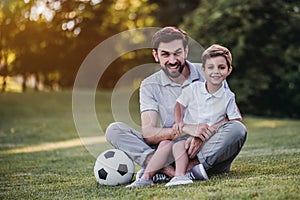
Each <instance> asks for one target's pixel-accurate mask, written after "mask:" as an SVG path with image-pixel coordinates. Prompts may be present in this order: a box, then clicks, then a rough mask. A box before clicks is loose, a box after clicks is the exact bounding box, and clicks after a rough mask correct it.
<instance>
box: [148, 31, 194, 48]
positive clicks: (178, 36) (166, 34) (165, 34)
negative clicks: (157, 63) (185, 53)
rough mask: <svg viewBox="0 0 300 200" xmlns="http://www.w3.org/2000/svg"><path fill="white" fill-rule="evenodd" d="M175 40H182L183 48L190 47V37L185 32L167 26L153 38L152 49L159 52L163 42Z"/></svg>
mask: <svg viewBox="0 0 300 200" xmlns="http://www.w3.org/2000/svg"><path fill="white" fill-rule="evenodd" d="M173 40H182V43H183V47H184V48H186V47H187V45H188V36H187V34H186V32H185V31H183V30H182V29H180V28H177V27H174V26H167V27H164V28H162V29H160V30H159V31H157V32H156V33H155V34H154V35H153V37H152V47H153V49H155V50H157V48H158V45H159V44H160V43H161V42H164V43H168V42H171V41H173Z"/></svg>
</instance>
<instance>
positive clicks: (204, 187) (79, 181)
mask: <svg viewBox="0 0 300 200" xmlns="http://www.w3.org/2000/svg"><path fill="white" fill-rule="evenodd" d="M109 95H110V93H109V92H97V95H96V99H95V100H96V101H95V102H96V105H95V107H96V110H97V116H98V120H99V123H100V124H101V127H102V128H103V130H105V128H106V127H107V126H108V125H109V123H111V122H113V116H112V114H111V109H110V96H109ZM134 103H135V101H133V105H131V106H130V107H131V111H132V115H133V118H134V119H135V120H136V121H137V123H138V108H137V107H138V105H136V104H134ZM135 105H136V106H135ZM135 108H137V109H135ZM244 121H245V125H246V126H247V128H248V139H247V141H246V144H245V146H244V148H243V150H242V151H241V153H240V154H239V156H238V157H237V159H236V160H235V161H234V163H233V165H232V171H231V172H230V173H228V174H223V175H218V176H213V177H210V180H209V181H207V182H195V183H194V184H192V185H188V186H178V187H171V188H166V187H164V184H163V183H161V184H157V185H155V186H153V187H145V188H135V189H125V188H124V186H114V187H112V186H110V187H108V186H99V185H98V184H97V182H96V179H95V177H94V174H93V167H94V162H95V157H94V156H93V155H92V154H91V153H90V152H89V151H88V149H94V150H96V151H98V152H102V151H104V150H106V149H108V148H112V147H111V146H110V145H109V144H108V143H107V142H105V141H103V140H101V141H100V142H98V143H90V145H89V146H87V148H86V147H84V146H82V145H81V143H80V140H79V136H78V134H77V131H76V129H75V125H74V121H73V115H72V93H71V91H63V92H55V93H50V92H49V93H46V92H40V93H35V92H31V91H29V92H27V93H25V94H17V93H3V94H0V199H300V192H299V191H300V168H299V164H300V120H287V119H265V118H257V117H251V116H245V117H244ZM92 128H93V127H89V126H88V124H87V130H88V131H93V130H92ZM89 129H91V130H89ZM95 134H99V135H100V136H104V134H103V132H100V133H95ZM138 169H139V168H138V167H136V171H137V170H138Z"/></svg>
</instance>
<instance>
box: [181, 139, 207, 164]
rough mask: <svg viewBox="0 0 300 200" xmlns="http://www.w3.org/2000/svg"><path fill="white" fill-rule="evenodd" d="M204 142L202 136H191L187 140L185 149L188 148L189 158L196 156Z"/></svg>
mask: <svg viewBox="0 0 300 200" xmlns="http://www.w3.org/2000/svg"><path fill="white" fill-rule="evenodd" d="M202 144H203V142H202V140H201V139H200V138H197V137H189V138H188V139H187V140H186V142H185V149H187V150H188V151H187V153H188V155H189V158H191V159H192V158H194V157H195V156H196V155H197V154H198V153H199V151H200V149H201V146H202Z"/></svg>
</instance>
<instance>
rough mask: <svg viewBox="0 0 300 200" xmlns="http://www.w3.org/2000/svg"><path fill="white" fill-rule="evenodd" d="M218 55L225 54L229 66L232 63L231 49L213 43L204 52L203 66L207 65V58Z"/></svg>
mask: <svg viewBox="0 0 300 200" xmlns="http://www.w3.org/2000/svg"><path fill="white" fill-rule="evenodd" d="M217 56H223V57H224V58H225V60H226V62H227V65H228V67H230V66H231V65H232V55H231V53H230V51H229V50H228V49H227V48H226V47H223V46H221V45H218V44H213V45H211V46H210V47H208V48H207V49H206V50H205V51H204V52H203V53H202V64H203V65H202V66H203V67H204V66H205V63H206V60H207V59H208V58H212V57H217Z"/></svg>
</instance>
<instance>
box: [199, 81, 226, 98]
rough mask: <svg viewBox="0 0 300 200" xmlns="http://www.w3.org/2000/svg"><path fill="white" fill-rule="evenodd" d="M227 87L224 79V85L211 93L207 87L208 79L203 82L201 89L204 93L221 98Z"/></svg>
mask: <svg viewBox="0 0 300 200" xmlns="http://www.w3.org/2000/svg"><path fill="white" fill-rule="evenodd" d="M225 88H226V84H225V82H224V81H223V83H222V87H221V88H220V89H219V90H218V91H216V92H215V93H213V94H210V93H208V91H207V89H206V81H205V82H204V84H202V87H201V88H200V91H201V92H202V94H205V95H208V96H214V97H216V98H220V97H222V95H223V94H224V92H225Z"/></svg>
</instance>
